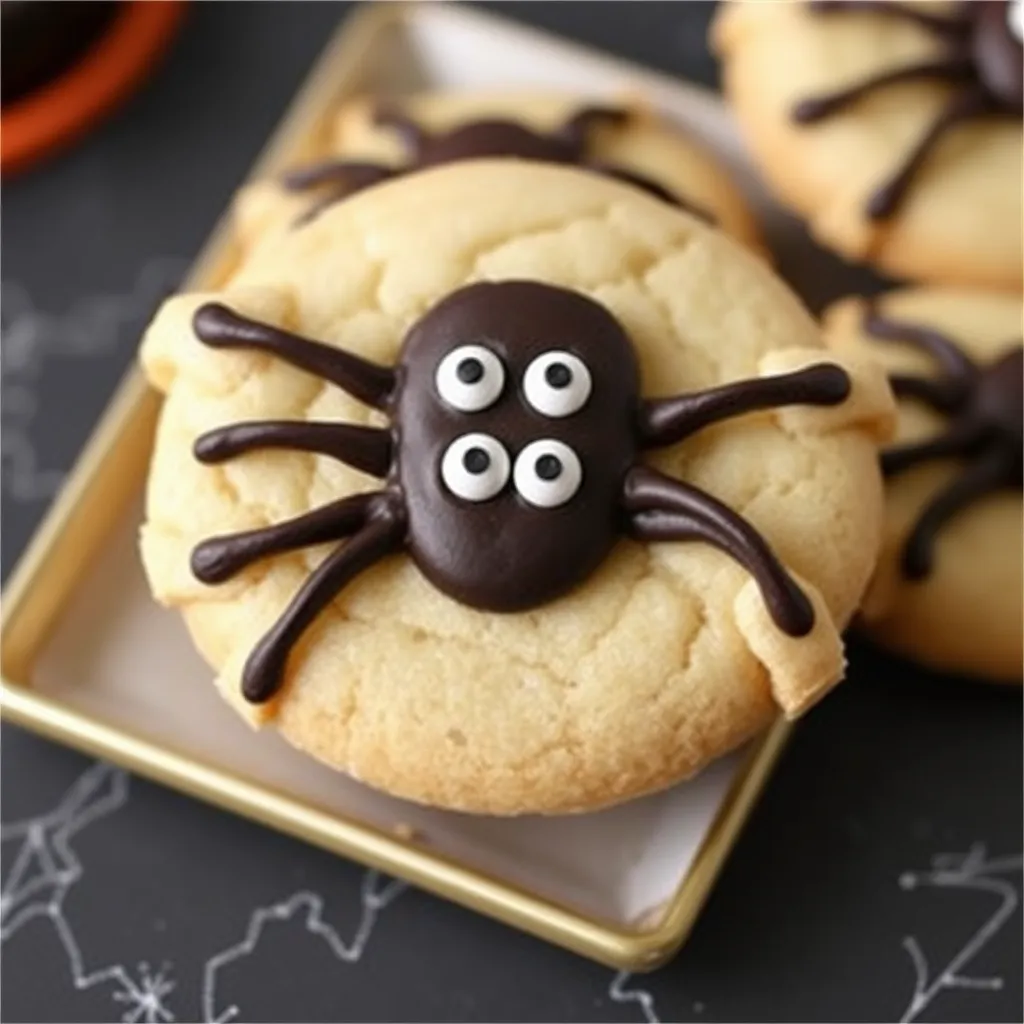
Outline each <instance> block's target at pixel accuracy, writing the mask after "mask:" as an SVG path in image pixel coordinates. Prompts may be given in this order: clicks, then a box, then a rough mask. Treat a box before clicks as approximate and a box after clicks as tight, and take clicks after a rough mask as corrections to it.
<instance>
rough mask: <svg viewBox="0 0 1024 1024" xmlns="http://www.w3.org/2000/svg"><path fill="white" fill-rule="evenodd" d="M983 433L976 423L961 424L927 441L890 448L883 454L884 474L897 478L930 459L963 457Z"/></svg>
mask: <svg viewBox="0 0 1024 1024" xmlns="http://www.w3.org/2000/svg"><path fill="white" fill-rule="evenodd" d="M981 432H982V430H981V427H980V425H978V424H976V423H967V424H961V425H960V426H958V427H953V428H952V429H950V430H947V431H946V432H945V433H944V434H939V435H938V437H933V438H930V439H929V440H927V441H919V442H917V443H916V444H903V445H898V446H896V447H895V448H889V449H888V450H887V451H884V452H883V453H882V472H883V473H884V474H885V475H886V476H895V475H896V474H898V473H902V472H903V471H904V470H906V469H910V467H911V466H916V465H917V464H918V463H921V462H927V461H928V460H930V459H943V458H947V457H949V456H952V455H963V454H964V453H966V452H967V451H968V450H969V449H970V447H971V446H972V445H973V444H975V443H976V442H977V441H978V440H979V438H980V436H981Z"/></svg>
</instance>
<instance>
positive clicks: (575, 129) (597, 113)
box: [551, 106, 629, 155]
mask: <svg viewBox="0 0 1024 1024" xmlns="http://www.w3.org/2000/svg"><path fill="white" fill-rule="evenodd" d="M628 120H629V111H628V110H625V109H623V108H622V107H600V106H593V107H584V108H583V109H582V110H578V111H576V113H575V114H573V115H572V116H571V117H570V118H569V119H568V120H567V121H566V122H565V123H564V124H563V125H562V126H561V127H560V128H557V129H556V130H555V131H553V132H552V133H551V135H552V137H553V138H556V139H558V140H560V141H561V142H564V143H565V144H566V145H567V146H571V147H572V148H573V149H574V150H575V151H576V153H577V155H582V154H583V152H584V151H585V150H586V148H587V139H588V137H589V135H590V130H591V128H594V127H597V126H600V125H613V126H617V125H622V124H625V123H626V122H627V121H628Z"/></svg>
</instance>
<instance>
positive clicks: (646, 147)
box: [235, 92, 760, 250]
mask: <svg viewBox="0 0 1024 1024" xmlns="http://www.w3.org/2000/svg"><path fill="white" fill-rule="evenodd" d="M506 155H507V156H514V157H519V158H521V159H536V160H543V161H554V162H569V163H578V164H581V165H584V166H590V167H593V168H594V169H595V170H598V171H600V172H602V173H609V174H613V175H618V176H623V177H625V178H627V179H629V178H633V179H635V181H636V182H637V183H638V184H640V186H641V187H647V188H649V189H650V190H652V191H653V192H654V193H655V194H660V195H662V196H663V197H665V198H666V199H668V200H670V201H675V202H678V203H680V204H681V205H683V206H684V207H685V208H688V209H690V210H691V211H693V212H699V213H701V214H703V215H705V216H707V217H708V218H709V219H711V220H713V221H714V222H715V223H717V224H718V225H719V226H720V227H721V228H723V229H724V230H725V231H728V232H729V233H730V234H731V235H733V236H734V237H735V238H738V239H739V240H740V241H742V242H744V243H745V244H748V245H750V246H751V247H752V248H755V249H758V250H760V240H759V236H758V232H757V227H756V225H755V222H754V218H753V216H752V215H751V213H750V211H749V210H748V208H747V205H746V202H745V200H744V198H743V196H742V194H741V193H740V191H739V189H738V188H737V187H736V186H735V185H734V184H733V183H732V181H731V179H730V176H729V173H728V171H727V170H726V169H725V168H724V167H723V166H722V165H721V164H720V162H719V161H718V160H717V159H716V158H715V157H714V155H713V154H711V153H709V152H708V151H707V150H706V149H705V148H704V147H703V146H701V145H700V144H699V143H698V142H696V141H695V140H694V139H692V138H690V137H689V136H688V135H686V134H684V133H683V132H682V131H681V130H680V129H678V128H675V127H672V126H670V125H667V124H666V123H665V122H663V121H662V120H661V119H660V118H658V117H657V116H656V115H655V114H653V113H650V112H647V111H645V110H642V109H639V108H637V107H635V106H632V105H623V104H618V103H615V104H609V103H608V102H606V101H603V102H600V103H598V102H594V101H589V100H585V99H580V98H578V97H573V96H570V95H559V94H557V93H555V94H551V93H530V92H507V93H501V92H499V93H492V94H486V93H423V94H418V95H413V96H408V97H403V98H402V99H401V100H400V101H391V102H387V103H384V102H381V101H379V100H374V99H371V98H361V99H357V100H353V101H350V102H349V103H346V104H345V105H343V106H342V108H341V109H340V111H339V113H338V115H337V117H336V119H335V121H334V125H333V131H332V132H331V133H330V137H329V138H328V139H327V141H326V143H325V145H324V146H323V147H322V149H321V151H320V152H316V153H310V154H308V156H307V158H306V160H305V162H304V163H303V164H302V165H300V166H299V167H297V168H295V169H293V170H292V172H291V173H290V174H288V175H285V176H284V177H283V178H282V179H281V180H278V181H262V182H257V183H256V184H254V185H250V186H248V187H247V188H245V189H243V190H242V191H241V193H240V194H239V197H238V200H237V202H236V207H235V216H236V221H235V223H236V228H237V233H238V237H239V240H240V243H241V246H242V248H243V250H248V249H249V248H251V247H252V246H253V245H255V244H256V243H257V242H258V241H259V239H260V238H261V237H263V236H265V235H266V234H268V233H269V234H271V235H273V234H274V233H275V231H280V230H283V229H287V228H290V227H291V226H292V225H293V224H294V223H296V221H300V220H301V219H302V218H304V217H308V216H310V214H311V212H312V211H315V210H316V209H318V208H320V207H322V206H323V205H324V204H330V203H332V202H335V201H337V199H338V198H341V197H347V196H349V195H352V194H353V193H354V192H356V191H359V190H360V189H361V188H364V187H367V186H368V185H370V184H375V183H377V182H378V181H380V180H383V179H384V178H386V177H388V176H391V175H393V174H395V173H403V172H408V171H409V170H412V169H415V168H417V167H419V168H422V167H425V166H433V165H436V164H438V163H442V162H449V161H452V160H458V159H466V158H482V157H496V156H506Z"/></svg>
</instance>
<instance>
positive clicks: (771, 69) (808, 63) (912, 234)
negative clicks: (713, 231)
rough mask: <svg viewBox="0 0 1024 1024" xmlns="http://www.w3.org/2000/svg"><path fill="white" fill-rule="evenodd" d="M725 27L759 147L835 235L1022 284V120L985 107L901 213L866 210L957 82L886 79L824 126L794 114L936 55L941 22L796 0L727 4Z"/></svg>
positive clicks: (900, 262)
mask: <svg viewBox="0 0 1024 1024" xmlns="http://www.w3.org/2000/svg"><path fill="white" fill-rule="evenodd" d="M914 6H918V5H916V4H915V5H914ZM920 6H921V7H922V8H925V9H928V10H932V9H934V10H940V11H941V10H943V9H946V8H948V7H950V6H952V5H949V4H921V5H920ZM713 39H714V44H715V47H716V49H717V50H718V52H719V54H720V55H721V57H722V58H723V60H724V79H725V87H726V92H727V94H728V96H729V99H730V101H731V103H732V105H733V109H734V112H735V114H736V116H737V118H738V120H739V123H740V127H741V129H742V131H743V133H744V136H745V137H746V140H747V142H748V144H749V146H750V149H751V152H752V153H753V155H754V157H755V158H756V159H757V161H758V163H759V164H760V165H761V168H762V170H763V171H764V174H765V176H766V177H767V179H768V181H769V183H770V184H771V186H772V188H773V189H774V190H775V192H776V193H777V194H778V195H779V197H780V198H781V199H782V200H783V202H785V203H786V204H787V205H789V206H790V207H791V208H792V209H793V210H795V211H796V212H798V213H799V214H800V215H801V216H803V217H804V218H805V219H806V220H807V221H808V222H809V224H810V229H811V231H812V233H813V234H814V236H815V237H816V238H817V239H818V240H819V241H820V242H821V243H822V244H823V245H826V246H828V247H830V248H833V249H835V250H837V251H838V252H840V253H842V254H843V255H845V256H847V257H850V258H854V259H858V260H864V261H866V262H868V263H871V264H873V265H875V266H877V267H879V268H881V269H883V270H885V271H888V272H890V273H892V274H895V275H897V276H900V277H911V278H919V279H922V280H927V281H935V282H943V283H951V284H956V285H980V286H984V287H992V288H1000V289H1017V290H1019V288H1020V286H1021V277H1022V273H1024V261H1022V244H1021V236H1022V224H1024V219H1022V203H1021V193H1022V185H1024V172H1022V150H1024V138H1022V134H1021V122H1020V120H1019V119H1018V120H1015V119H1013V118H1009V117H993V118H984V119H975V120H974V121H971V122H969V123H967V124H962V125H959V126H957V127H956V128H954V129H953V130H952V131H951V132H949V134H948V135H946V137H944V138H943V139H942V140H941V141H940V142H939V143H938V145H937V146H936V148H935V149H934V150H933V151H932V153H931V155H930V156H929V157H928V159H927V161H926V162H925V164H924V166H923V167H921V169H920V171H919V172H918V174H917V176H916V177H915V179H914V181H913V183H912V185H911V187H910V191H909V193H908V195H907V198H906V201H905V202H904V204H903V205H902V206H901V207H900V209H899V210H898V211H897V213H896V214H895V215H894V216H893V217H892V218H891V219H890V220H888V221H885V222H872V221H871V220H869V219H867V218H866V217H865V214H864V210H865V206H866V203H867V200H868V197H869V196H870V195H871V193H872V192H873V191H874V190H875V189H876V188H877V187H878V186H879V185H881V184H882V183H883V182H885V181H886V180H887V179H888V178H889V177H890V176H891V175H892V174H893V173H894V171H895V170H896V169H897V168H898V166H899V163H900V161H901V160H902V158H903V156H904V155H905V154H906V153H908V152H909V151H910V150H911V149H912V148H913V146H914V145H915V143H916V142H917V140H918V139H919V138H921V136H922V135H923V134H924V133H925V132H926V131H927V130H928V128H929V127H930V125H931V124H932V123H933V121H934V119H935V117H936V115H937V113H938V112H939V110H940V108H941V107H942V106H943V105H944V104H945V103H946V101H947V100H948V98H949V96H950V93H951V89H952V87H951V86H950V85H948V84H945V83H943V82H940V81H937V80H931V81H921V80H915V81H912V82H904V83H901V84H897V85H892V86H889V87H886V88H884V89H880V90H878V91H877V92H874V93H872V94H871V95H870V96H867V97H864V98H862V99H861V100H859V101H857V102H856V103H854V104H852V105H851V106H849V107H848V108H846V109H844V110H842V111H840V112H838V113H836V114H835V115H833V116H831V117H829V118H827V119H825V120H823V121H820V122H818V123H817V124H810V125H801V124H797V123H795V122H794V121H793V120H792V118H791V116H790V115H791V111H792V109H793V106H794V105H795V104H796V103H798V102H799V101H801V100H805V99H807V98H809V97H812V96H818V95H821V94H823V93H828V92H831V91H833V90H835V89H840V88H844V87H846V86H848V85H851V84H853V83H855V82H857V81H860V80H861V79H863V78H866V77H868V76H869V75H872V74H875V73H876V72H879V71H883V70H892V69H893V68H895V67H899V66H902V65H906V64H912V63H916V62H919V61H922V60H926V59H928V58H933V57H934V56H935V55H936V52H937V49H938V46H939V44H938V43H937V41H936V38H935V36H934V35H933V34H931V33H929V32H928V31H926V30H925V29H922V28H921V27H919V26H917V25H914V24H908V23H906V22H902V21H895V20H892V19H889V18H885V17H882V16H879V15H877V14H873V13H870V12H863V11H860V12H848V11H844V12H836V13H834V14H830V15H828V16H822V15H820V14H815V13H814V12H813V11H811V10H810V9H809V6H808V5H807V4H806V3H803V2H797V0H793V2H788V3H771V2H746V3H739V2H733V3H729V4H726V5H723V7H722V9H721V10H720V12H719V14H718V16H717V19H716V22H715V25H714V29H713Z"/></svg>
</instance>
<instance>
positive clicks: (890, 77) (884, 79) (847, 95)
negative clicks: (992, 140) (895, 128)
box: [792, 58, 971, 124]
mask: <svg viewBox="0 0 1024 1024" xmlns="http://www.w3.org/2000/svg"><path fill="white" fill-rule="evenodd" d="M970 73H971V64H970V61H969V60H967V59H966V58H965V59H963V60H962V61H951V60H949V59H948V58H945V59H942V60H928V61H921V62H920V63H918V64H907V65H904V66H903V67H899V68H893V69H892V71H883V72H881V73H880V74H877V75H872V76H871V77H870V78H865V79H864V80H863V81H860V82H856V83H855V84H854V85H851V86H847V88H845V89H837V90H836V91H835V92H829V93H824V94H823V95H821V96H811V97H809V98H808V99H805V100H801V101H800V102H799V103H797V104H796V105H795V106H794V107H793V110H792V118H793V120H794V121H796V122H797V123H798V124H813V123H814V122H815V121H821V120H822V119H824V118H826V117H829V116H831V115H832V114H835V113H837V112H838V111H840V110H842V109H843V107H848V106H849V105H850V104H851V103H855V102H856V101H857V100H859V99H862V98H863V97H864V96H867V95H869V94H870V93H873V92H876V91H877V90H878V89H883V88H885V87H886V86H889V85H895V84H896V83H897V82H910V81H913V80H915V79H919V78H937V79H946V80H951V79H961V78H966V77H967V76H968V75H970Z"/></svg>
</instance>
